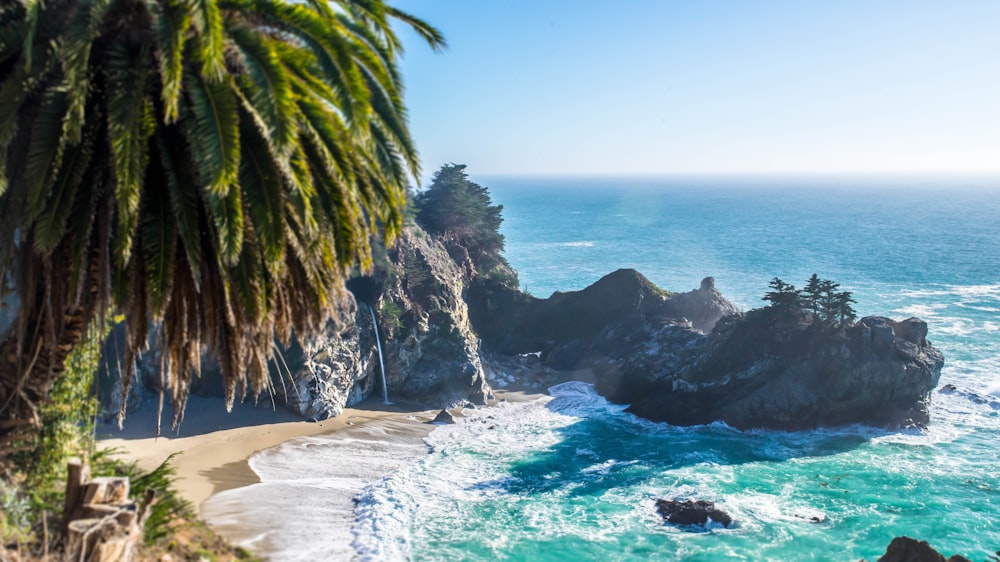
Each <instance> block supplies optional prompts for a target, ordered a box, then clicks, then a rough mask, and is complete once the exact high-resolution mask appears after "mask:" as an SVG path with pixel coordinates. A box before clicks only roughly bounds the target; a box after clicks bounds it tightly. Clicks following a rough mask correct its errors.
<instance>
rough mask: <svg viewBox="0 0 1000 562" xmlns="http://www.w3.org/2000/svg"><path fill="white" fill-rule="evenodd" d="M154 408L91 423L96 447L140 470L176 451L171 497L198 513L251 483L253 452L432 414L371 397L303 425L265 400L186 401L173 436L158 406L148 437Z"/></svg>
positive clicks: (166, 410) (167, 414)
mask: <svg viewBox="0 0 1000 562" xmlns="http://www.w3.org/2000/svg"><path fill="white" fill-rule="evenodd" d="M156 409H157V408H156V404H155V403H154V402H150V403H147V404H144V405H143V407H142V408H141V409H140V410H139V411H138V412H134V413H131V414H129V416H128V417H127V418H126V420H125V426H124V429H122V430H119V429H118V427H117V426H116V425H115V424H100V425H98V427H97V436H98V439H99V446H100V447H102V448H105V449H108V448H113V449H117V450H119V451H120V452H121V457H122V458H124V459H127V460H132V461H135V462H137V463H138V465H139V466H140V468H142V469H144V470H151V469H153V468H156V466H158V465H159V464H160V463H162V462H163V461H164V460H165V459H166V458H167V457H169V456H170V455H171V454H174V453H179V454H178V455H177V456H176V457H174V460H173V463H172V464H173V466H174V467H175V468H176V469H177V476H178V480H177V488H178V491H179V492H180V494H181V496H182V497H184V498H185V499H186V500H188V501H190V502H191V503H192V505H194V506H195V507H197V508H198V509H199V511H200V509H201V505H202V504H203V503H204V501H205V500H206V499H208V498H209V497H210V496H212V495H214V494H218V493H219V492H222V491H224V490H229V489H232V488H237V487H240V486H246V485H249V484H253V483H256V482H258V481H259V478H258V477H257V475H256V474H254V472H253V471H252V470H251V469H250V467H249V465H248V464H247V459H249V458H250V456H251V455H253V454H254V453H256V452H257V451H260V450H262V449H267V448H269V447H274V446H276V445H279V444H281V443H284V442H286V441H289V440H291V439H295V438H297V437H308V436H313V435H321V434H327V433H333V432H336V431H340V430H344V429H347V428H351V427H355V426H363V425H366V424H370V423H372V422H374V421H378V420H383V419H388V420H402V421H406V422H410V423H414V424H421V423H422V422H423V421H427V420H430V419H433V417H434V416H435V415H436V414H437V411H432V410H423V409H422V408H421V406H419V405H415V404H412V403H396V404H390V405H385V404H382V403H381V400H378V399H371V400H367V401H365V402H363V403H361V404H359V405H357V407H354V408H347V409H345V410H344V413H343V414H342V415H340V416H337V417H336V418H331V419H328V420H324V421H320V422H309V421H305V420H303V419H302V418H301V417H299V416H296V415H295V414H293V413H291V412H289V411H287V410H285V409H284V408H282V407H280V406H279V407H275V408H272V406H271V404H270V402H269V401H268V402H267V403H266V404H265V403H263V401H262V402H261V403H260V404H258V405H257V406H253V405H252V404H246V403H244V404H236V405H234V406H233V410H232V412H228V413H227V412H226V410H225V405H224V401H223V400H222V399H221V398H203V397H199V396H191V397H190V398H189V400H188V406H187V411H186V413H185V418H184V423H183V424H181V427H180V429H179V431H177V432H173V431H171V430H170V411H169V406H166V407H165V408H164V412H163V420H162V433H161V436H160V437H156ZM429 429H430V427H429V426H428V430H429Z"/></svg>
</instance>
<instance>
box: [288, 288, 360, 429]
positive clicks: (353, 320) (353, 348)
mask: <svg viewBox="0 0 1000 562" xmlns="http://www.w3.org/2000/svg"><path fill="white" fill-rule="evenodd" d="M371 325H372V324H371V319H370V317H369V315H368V314H367V310H359V307H358V306H357V305H356V304H354V303H353V302H352V305H351V307H350V309H349V311H348V313H347V314H345V321H344V323H343V324H342V325H338V324H337V323H335V322H328V323H327V325H326V327H325V328H324V329H323V332H322V333H320V334H319V335H318V336H315V337H312V338H308V339H307V340H305V341H304V342H301V343H298V342H296V344H293V346H292V347H291V348H290V349H287V350H285V351H284V353H283V356H284V357H285V361H286V364H288V368H289V369H290V371H291V376H290V379H291V384H290V385H288V386H281V387H280V388H279V392H281V393H282V394H283V397H284V400H285V406H286V407H287V408H288V409H290V410H292V411H293V412H295V413H297V414H299V415H301V416H302V417H304V418H306V419H310V420H323V419H326V418H331V417H335V416H339V415H340V414H341V413H342V412H343V411H344V408H347V407H350V406H353V405H354V404H357V403H358V402H361V401H362V400H364V399H365V398H367V397H368V396H369V395H370V394H371V393H372V392H377V391H378V385H379V383H378V378H379V377H378V371H377V369H378V357H377V356H376V355H375V353H376V350H375V341H374V336H373V332H372V328H371Z"/></svg>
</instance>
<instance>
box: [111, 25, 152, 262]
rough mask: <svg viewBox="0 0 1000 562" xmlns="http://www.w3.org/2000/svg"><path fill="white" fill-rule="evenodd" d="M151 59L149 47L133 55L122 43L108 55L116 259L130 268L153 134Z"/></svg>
mask: <svg viewBox="0 0 1000 562" xmlns="http://www.w3.org/2000/svg"><path fill="white" fill-rule="evenodd" d="M149 58H150V53H149V49H148V46H144V47H143V48H140V49H138V50H134V49H132V48H131V47H130V46H129V45H127V44H126V43H124V42H116V43H114V44H113V45H112V46H111V48H109V49H108V52H107V54H106V56H105V61H106V63H105V64H106V66H107V71H106V77H107V88H108V107H107V115H108V133H109V136H110V144H111V153H112V163H113V167H114V174H115V178H116V180H117V182H116V187H115V201H116V204H117V212H118V221H117V223H116V232H115V257H116V259H117V260H118V262H119V264H125V263H127V262H128V260H129V258H130V256H131V252H132V238H133V236H134V234H135V230H136V229H137V228H138V225H139V197H140V194H141V192H142V184H143V181H144V179H145V174H146V165H147V163H148V160H149V147H148V142H149V137H150V135H152V133H153V125H154V123H153V110H152V104H151V103H150V101H149V100H148V99H147V98H146V92H147V88H146V79H147V69H148V68H149Z"/></svg>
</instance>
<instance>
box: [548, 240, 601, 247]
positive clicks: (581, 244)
mask: <svg viewBox="0 0 1000 562" xmlns="http://www.w3.org/2000/svg"><path fill="white" fill-rule="evenodd" d="M556 246H562V247H564V248H593V247H594V243H593V242H591V241H590V240H579V241H575V242H560V243H558V244H556Z"/></svg>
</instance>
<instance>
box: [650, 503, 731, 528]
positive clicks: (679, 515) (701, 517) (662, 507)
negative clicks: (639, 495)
mask: <svg viewBox="0 0 1000 562" xmlns="http://www.w3.org/2000/svg"><path fill="white" fill-rule="evenodd" d="M656 512H657V513H659V514H660V516H661V517H663V520H664V521H666V522H667V523H670V524H671V525H685V526H686V525H707V524H708V523H709V522H710V521H711V522H714V523H718V524H720V525H722V526H723V527H728V526H729V525H730V523H732V522H733V518H732V517H731V516H730V515H729V514H728V513H726V512H725V511H722V510H721V509H716V508H715V504H714V503H712V502H708V501H704V500H697V501H692V500H684V501H682V500H668V499H659V500H656Z"/></svg>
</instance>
